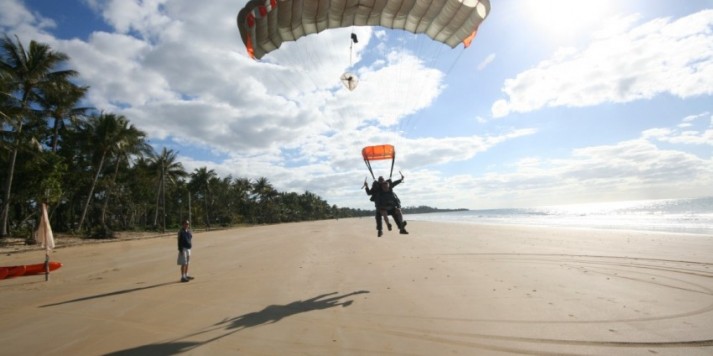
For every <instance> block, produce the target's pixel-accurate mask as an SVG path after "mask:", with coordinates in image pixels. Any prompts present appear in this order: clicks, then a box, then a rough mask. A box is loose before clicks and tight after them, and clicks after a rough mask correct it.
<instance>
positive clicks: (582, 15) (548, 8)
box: [521, 0, 616, 39]
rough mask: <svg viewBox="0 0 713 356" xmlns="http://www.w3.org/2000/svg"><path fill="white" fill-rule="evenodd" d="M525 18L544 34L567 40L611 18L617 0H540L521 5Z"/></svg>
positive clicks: (524, 2)
mask: <svg viewBox="0 0 713 356" xmlns="http://www.w3.org/2000/svg"><path fill="white" fill-rule="evenodd" d="M521 6H522V8H521V9H522V11H523V12H524V13H523V16H524V17H526V18H528V20H529V21H530V22H531V23H533V24H534V25H535V27H537V29H538V30H540V31H542V32H544V35H546V36H549V37H552V38H556V39H567V38H575V37H577V36H580V35H582V34H583V32H585V31H592V30H595V29H596V28H598V26H600V25H601V24H602V23H604V22H606V21H607V20H608V19H609V16H610V15H611V13H612V12H613V11H614V10H615V7H616V3H615V2H614V1H606V0H598V1H591V0H590V1H587V0H538V1H522V2H521Z"/></svg>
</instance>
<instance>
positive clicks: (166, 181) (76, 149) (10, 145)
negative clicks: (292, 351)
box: [0, 35, 373, 237]
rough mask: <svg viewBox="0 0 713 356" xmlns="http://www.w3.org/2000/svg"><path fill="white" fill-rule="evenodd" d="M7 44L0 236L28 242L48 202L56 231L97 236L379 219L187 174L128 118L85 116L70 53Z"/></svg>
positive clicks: (310, 198) (0, 88)
mask: <svg viewBox="0 0 713 356" xmlns="http://www.w3.org/2000/svg"><path fill="white" fill-rule="evenodd" d="M0 44H1V46H2V48H1V49H0V129H1V130H0V167H2V168H1V169H0V172H2V173H0V189H2V190H1V193H0V237H6V236H29V235H30V234H31V232H32V231H33V230H34V228H35V227H36V224H37V218H38V216H39V215H38V213H39V206H40V204H41V203H43V202H45V203H47V204H48V206H49V207H50V219H51V224H52V226H53V229H54V230H55V231H56V232H66V233H74V234H79V235H81V236H90V237H111V236H113V232H115V231H129V230H156V231H165V230H167V229H175V228H177V227H178V226H179V224H180V221H181V220H182V219H191V220H193V221H192V223H193V225H194V226H203V227H206V228H211V227H217V226H233V225H238V224H272V223H281V222H293V221H305V220H317V219H328V218H337V217H351V216H359V215H372V214H373V211H365V210H358V209H350V208H339V207H337V206H336V205H330V204H328V203H327V201H325V200H324V199H322V198H320V197H319V196H317V195H315V194H313V193H311V192H309V191H306V192H304V193H302V194H298V193H294V192H280V191H277V190H276V189H275V187H274V186H273V185H272V184H271V183H270V181H269V180H268V178H266V177H261V178H258V179H255V180H251V179H248V178H243V177H233V176H227V177H220V176H219V175H218V174H216V172H215V171H213V170H212V169H208V168H207V167H201V168H198V169H195V170H194V171H193V172H188V171H186V170H185V168H184V166H183V165H182V164H181V162H179V161H178V152H176V151H173V150H171V149H167V148H165V147H164V148H160V149H158V151H157V150H156V149H155V148H154V147H152V146H151V145H149V143H148V141H147V137H146V133H144V132H143V131H141V130H140V129H139V128H137V127H135V126H134V125H133V124H131V122H130V119H129V118H127V117H124V116H122V115H119V114H115V113H110V112H104V111H101V110H98V109H96V108H87V107H83V106H82V104H83V103H84V102H85V101H84V98H85V95H86V93H87V92H88V90H89V88H88V87H83V86H80V85H79V84H77V83H76V80H77V78H78V77H79V72H78V71H76V70H73V69H69V68H68V60H69V57H68V56H67V55H66V54H63V53H60V52H57V51H54V50H53V49H52V48H50V46H48V45H47V44H43V43H38V42H36V41H31V42H30V43H29V46H27V47H26V46H25V45H23V43H22V42H21V41H20V39H19V38H18V37H16V36H15V37H10V36H8V35H5V36H4V38H3V39H2V41H1V43H0Z"/></svg>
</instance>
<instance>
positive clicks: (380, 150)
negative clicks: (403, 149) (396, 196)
mask: <svg viewBox="0 0 713 356" xmlns="http://www.w3.org/2000/svg"><path fill="white" fill-rule="evenodd" d="M361 156H362V157H363V158H364V163H365V164H366V167H367V168H369V173H371V177H372V178H374V179H376V177H374V172H373V171H372V170H371V161H378V160H382V159H390V160H391V171H390V172H389V178H391V175H392V174H393V172H394V161H395V160H396V150H395V149H394V146H392V145H376V146H366V147H364V148H362V149H361Z"/></svg>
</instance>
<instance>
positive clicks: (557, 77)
mask: <svg viewBox="0 0 713 356" xmlns="http://www.w3.org/2000/svg"><path fill="white" fill-rule="evenodd" d="M626 21H630V18H627V19H626ZM627 23H628V24H631V22H627ZM711 27H713V10H703V11H700V12H698V13H695V14H692V15H689V16H686V17H682V18H680V19H677V20H675V21H671V20H670V19H656V20H652V21H649V22H647V23H645V24H642V25H640V26H638V27H634V28H630V29H628V32H626V33H623V32H621V33H619V32H620V31H610V32H606V33H607V34H610V35H612V36H610V37H604V33H600V34H599V37H598V38H597V40H596V41H595V42H593V43H591V44H590V45H589V47H587V48H586V49H584V50H582V51H578V52H574V51H572V50H571V49H568V50H567V51H565V52H560V53H558V54H557V55H556V56H555V57H553V58H552V59H551V60H548V61H543V62H540V63H539V64H538V65H537V66H536V67H534V68H532V69H529V70H526V71H524V72H522V73H520V74H518V75H517V76H515V78H512V79H508V80H506V81H505V83H504V86H503V89H502V91H503V92H504V93H505V94H506V96H507V99H501V100H497V101H496V102H495V103H494V104H493V105H492V110H491V111H492V113H493V116H494V117H502V116H505V115H508V114H509V113H512V112H529V111H534V110H538V109H541V108H544V107H557V106H567V107H584V106H593V105H597V104H602V103H608V102H613V103H623V102H630V101H634V100H640V99H650V98H652V97H654V96H656V95H661V94H671V95H674V96H677V97H680V98H689V97H694V96H699V95H710V94H712V93H713V79H712V78H713V31H711Z"/></svg>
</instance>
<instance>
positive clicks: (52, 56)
mask: <svg viewBox="0 0 713 356" xmlns="http://www.w3.org/2000/svg"><path fill="white" fill-rule="evenodd" d="M15 38H16V40H17V41H16V42H13V41H12V39H10V37H8V36H7V35H5V37H4V39H3V40H2V49H3V51H2V54H1V56H0V72H1V73H3V76H5V77H6V79H5V80H7V77H8V76H9V83H10V84H9V88H10V90H11V92H14V93H17V97H13V98H12V101H14V102H15V103H13V104H12V105H13V106H14V107H15V108H17V111H16V112H15V113H13V114H12V115H9V117H8V118H7V121H6V124H7V125H8V126H9V127H11V129H12V130H14V135H15V137H14V140H13V143H14V144H13V147H11V150H12V152H11V154H10V160H9V162H8V168H7V171H6V172H7V177H6V179H5V186H4V187H3V188H4V189H3V193H4V194H3V207H2V213H1V214H0V237H2V236H6V235H7V233H8V231H7V226H8V217H9V212H10V198H11V197H12V180H13V177H14V175H15V163H16V161H17V153H18V148H19V144H20V142H21V140H22V127H23V125H24V123H25V122H26V121H27V120H29V119H31V118H32V115H31V111H32V110H31V104H32V102H34V101H35V100H36V98H37V93H36V92H37V89H38V87H40V86H42V85H44V84H46V83H50V82H62V81H67V80H68V79H69V78H71V77H73V76H75V75H77V72H76V71H74V70H55V69H56V68H57V67H59V66H61V65H62V64H63V63H64V62H65V61H67V60H68V59H69V57H68V56H67V55H65V54H64V53H61V52H54V51H52V50H51V49H50V47H49V46H48V45H46V44H41V43H38V42H35V41H31V42H30V47H29V49H28V50H25V47H24V46H23V45H22V43H21V42H20V39H19V38H17V37H15ZM5 80H3V81H5Z"/></svg>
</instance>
